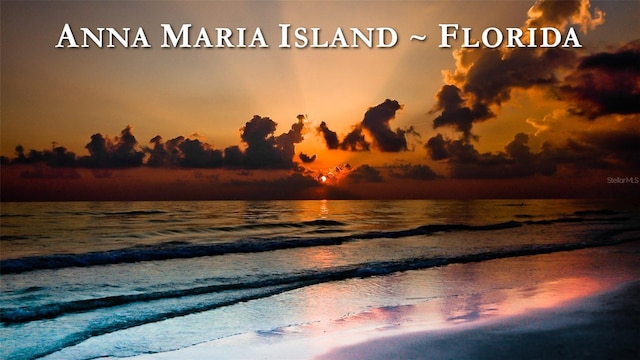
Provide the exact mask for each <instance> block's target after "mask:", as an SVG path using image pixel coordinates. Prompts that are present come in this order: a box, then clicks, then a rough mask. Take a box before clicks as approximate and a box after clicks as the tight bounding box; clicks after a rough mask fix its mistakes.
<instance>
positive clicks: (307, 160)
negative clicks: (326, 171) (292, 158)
mask: <svg viewBox="0 0 640 360" xmlns="http://www.w3.org/2000/svg"><path fill="white" fill-rule="evenodd" d="M298 157H299V158H300V160H301V161H302V162H303V163H306V164H308V163H312V162H314V161H316V154H313V155H311V156H309V155H307V154H305V153H300V154H298Z"/></svg>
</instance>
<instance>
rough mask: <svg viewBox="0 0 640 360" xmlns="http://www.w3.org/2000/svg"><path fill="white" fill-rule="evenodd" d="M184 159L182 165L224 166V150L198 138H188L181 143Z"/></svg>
mask: <svg viewBox="0 0 640 360" xmlns="http://www.w3.org/2000/svg"><path fill="white" fill-rule="evenodd" d="M179 148H180V151H182V154H183V156H184V157H183V159H182V162H181V165H182V166H184V167H190V168H216V167H220V166H222V151H220V150H216V149H212V148H211V146H210V145H209V144H206V143H203V142H201V141H200V140H198V139H193V140H191V139H186V140H185V141H183V142H182V143H181V144H180V145H179Z"/></svg>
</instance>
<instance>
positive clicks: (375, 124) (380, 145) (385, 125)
mask: <svg viewBox="0 0 640 360" xmlns="http://www.w3.org/2000/svg"><path fill="white" fill-rule="evenodd" d="M400 109H402V105H400V104H399V103H398V102H397V101H396V100H389V99H387V100H385V101H384V102H383V103H381V104H379V105H376V106H374V107H372V108H370V109H369V110H368V111H367V112H366V113H365V114H364V119H362V127H363V128H364V129H366V130H368V131H369V133H370V134H371V136H372V137H373V144H374V146H375V147H376V148H377V149H379V150H380V151H384V152H399V151H405V150H408V149H407V139H406V138H405V134H406V133H407V132H411V131H414V130H413V128H410V129H409V130H403V129H396V130H391V127H390V126H389V122H390V121H391V120H393V119H395V117H396V111H398V110H400Z"/></svg>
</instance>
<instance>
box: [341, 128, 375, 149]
mask: <svg viewBox="0 0 640 360" xmlns="http://www.w3.org/2000/svg"><path fill="white" fill-rule="evenodd" d="M370 148H371V144H370V143H369V142H368V141H367V139H365V137H364V134H363V133H362V127H360V126H356V127H354V128H353V130H351V132H350V133H348V134H347V136H345V137H344V139H342V142H341V143H340V149H342V150H349V151H369V149H370Z"/></svg>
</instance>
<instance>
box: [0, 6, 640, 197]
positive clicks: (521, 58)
mask: <svg viewBox="0 0 640 360" xmlns="http://www.w3.org/2000/svg"><path fill="white" fill-rule="evenodd" d="M1 16H2V25H1V34H2V35H1V36H2V39H1V40H2V43H1V44H2V49H1V50H2V51H1V56H2V58H1V60H2V62H1V67H2V68H1V70H2V78H1V81H2V83H1V85H2V86H1V90H2V91H1V112H2V113H1V115H2V118H1V155H3V156H4V157H5V159H6V160H8V161H9V162H11V164H10V165H3V167H2V199H3V200H38V199H40V200H67V199H68V200H76V199H78V200H82V199H136V200H137V199H174V198H175V199H181V198H184V199H200V198H202V199H214V198H245V197H246V198H254V197H258V198H263V197H264V198H269V197H270V196H268V195H269V194H270V195H272V197H277V198H324V197H329V198H332V197H334V198H341V197H344V198H365V197H374V198H375V197H384V198H387V197H388V198H394V197H399V198H412V197H438V198H443V197H444V198H447V197H451V198H458V197H464V198H473V197H563V196H576V197H583V196H608V195H612V196H620V195H625V196H626V195H629V194H638V193H640V191H638V190H639V189H640V184H635V183H634V181H633V180H634V178H635V177H637V176H639V175H640V150H639V149H640V147H639V146H638V144H640V69H639V66H638V63H640V28H639V27H638V26H637V19H638V18H639V17H640V4H639V3H638V2H637V1H591V3H589V2H588V1H564V2H550V1H539V2H537V3H536V2H535V1H446V2H445V1H408V2H402V1H398V2H396V1H372V2H369V1H345V2H340V1H337V2H319V1H318V2H314V1H310V2H302V1H282V2H280V1H224V2H223V1H194V2H190V1H175V2H164V1H163V2H148V1H139V2H133V1H132V2H124V1H105V2H99V1H90V2H89V1H87V2H77V1H69V2H58V1H46V2H38V1H28V2H19V1H15V2H14V1H3V2H2V3H1ZM67 23H68V24H69V25H70V27H71V29H72V31H73V33H74V35H75V38H76V39H77V40H78V42H80V43H82V32H81V31H80V28H81V27H87V28H90V29H94V30H95V29H96V28H100V27H113V28H115V29H117V30H120V31H121V30H122V28H124V27H129V28H131V29H132V30H131V31H132V33H131V38H133V34H135V32H136V31H137V30H138V28H139V27H141V28H142V29H143V30H144V32H145V34H146V37H147V39H148V41H149V43H150V44H151V48H145V49H142V48H124V47H123V46H121V45H120V44H116V47H115V48H106V47H104V48H98V47H97V46H95V45H94V44H93V43H90V44H91V46H90V47H89V48H76V49H74V48H56V47H55V45H56V44H57V43H58V41H59V38H60V36H61V32H62V30H63V27H64V25H65V24H67ZM448 23H455V24H459V25H460V27H461V28H462V27H469V28H472V29H473V30H472V36H473V38H474V39H478V38H480V37H481V34H482V31H483V30H484V29H485V28H488V27H496V28H498V29H504V28H507V27H513V28H525V29H526V28H528V27H544V26H549V27H555V28H557V29H559V30H560V31H562V32H563V34H566V31H567V29H568V28H569V27H573V28H574V29H575V31H576V34H577V35H578V37H579V40H580V43H581V44H582V47H581V48H561V47H557V48H513V49H507V48H505V47H499V48H495V49H489V48H486V47H480V48H468V49H461V48H460V46H461V45H462V39H461V37H462V31H459V32H458V37H459V38H458V40H455V41H451V45H452V46H451V48H440V47H439V45H440V41H441V29H440V27H439V24H448ZM161 24H172V26H173V28H174V29H175V30H176V31H177V30H178V29H179V28H180V26H181V25H182V24H192V27H193V29H192V33H191V43H194V42H195V39H196V37H197V35H198V32H199V30H200V29H201V28H202V27H205V28H206V29H207V32H208V34H209V36H210V37H211V39H212V41H215V38H216V35H215V34H216V31H215V28H220V27H226V28H230V29H232V30H234V31H235V29H236V28H246V29H247V30H246V37H247V42H250V40H251V38H252V37H253V34H254V31H255V30H256V28H258V27H259V28H260V29H261V31H262V33H263V35H264V38H265V40H266V42H267V43H268V45H269V47H268V48H259V47H257V48H249V47H247V48H239V47H235V48H161V46H160V45H161V44H162V43H163V29H162V27H161ZM279 24H291V29H295V28H297V27H305V28H308V29H310V28H321V31H320V34H321V41H325V40H329V41H331V40H332V39H333V36H334V34H335V32H336V28H338V27H340V28H341V29H342V30H343V31H344V32H345V35H346V38H347V39H349V41H350V38H351V35H350V32H349V29H350V28H352V27H357V28H359V29H362V30H366V28H378V27H388V28H393V29H394V30H395V31H396V32H397V34H398V41H397V44H396V45H395V46H394V47H391V48H375V47H373V48H367V47H366V46H360V47H359V48H310V47H307V48H295V47H293V46H292V47H291V48H280V47H279V44H280V38H281V34H280V28H279V26H278V25H279ZM414 34H415V35H427V40H426V41H416V40H410V39H409V37H410V36H411V35H414ZM237 35H238V34H237V33H234V36H237ZM291 36H292V37H293V35H291ZM309 36H310V35H309ZM232 39H234V37H232ZM376 40H377V38H376ZM293 41H294V39H292V40H291V42H293ZM299 115H302V116H299ZM269 120H271V121H269ZM276 124H277V126H276ZM332 133H335V134H334V135H333V137H332V135H331V134H332ZM95 134H100V137H99V138H101V139H103V140H105V141H106V145H104V146H105V147H104V148H101V149H102V150H100V151H106V154H107V155H104V157H103V158H98V154H99V153H100V151H99V149H98V148H97V147H96V146H98V142H97V139H98V138H93V140H92V136H94V135H95ZM132 136H133V137H135V139H133V137H132ZM157 136H160V137H159V138H158V137H157ZM180 136H181V137H182V138H179V137H180ZM325 136H329V137H325ZM152 139H153V141H152ZM94 140H95V141H94ZM134 140H135V141H134ZM172 140H174V141H172ZM195 140H197V141H195ZM91 144H93V145H91ZM169 144H173V145H175V147H174V148H173V149H174V150H175V149H179V150H175V151H177V152H176V153H175V154H174V156H173V158H172V157H170V156H169V155H167V154H168V153H169V152H170V151H169V150H171V148H170V146H169ZM181 144H182V145H181ZM18 145H21V146H22V147H23V149H24V155H25V156H27V157H28V156H29V152H30V150H32V149H33V150H35V151H36V153H37V152H40V153H41V154H44V153H46V152H49V153H51V151H54V150H55V149H54V148H56V147H64V149H63V150H60V149H58V151H64V152H65V153H73V154H72V155H73V156H72V157H73V158H74V159H75V161H71V162H69V163H64V164H62V165H63V166H61V164H60V163H56V164H53V165H57V166H52V167H50V166H45V165H44V164H46V163H47V161H45V162H44V163H42V162H37V161H35V158H34V159H31V160H33V161H29V159H27V160H25V161H23V163H20V164H18V163H17V162H16V161H15V159H17V156H18V155H17V154H16V146H18ZM181 146H182V147H181ZM189 146H190V149H192V151H191V150H188V149H187V148H188V147H189ZM145 148H146V150H145ZM154 149H155V150H156V151H155V152H154V151H153V150H154ZM227 149H229V151H226V150H227ZM265 149H266V150H265ZM92 150H93V153H92V152H91V151H92ZM207 151H208V152H207ZM54 152H55V151H54ZM214 152H216V154H217V155H211V154H213V153H214ZM301 153H302V155H301ZM205 154H208V155H207V156H209V155H211V156H214V157H215V159H217V160H215V161H214V160H211V159H212V158H207V159H209V160H206V161H205V160H202V161H200V160H201V159H204V158H203V156H205ZM228 154H230V155H228ZM231 154H236V155H237V157H236V158H232V157H231ZM199 156H200V157H199ZM216 156H217V157H216ZM83 158H84V160H83ZM133 158H135V159H141V162H142V164H141V165H140V164H138V163H135V164H134V163H130V162H129V161H134V160H132V159H133ZM312 160H313V161H312ZM216 161H217V162H216ZM134 162H135V161H134ZM132 164H133V165H132ZM49 165H52V163H51V161H49ZM322 176H324V178H323V177H322ZM618 177H620V178H624V179H625V183H618V180H615V181H616V182H615V183H613V182H612V181H611V180H610V178H616V179H617V178H618ZM323 179H324V180H327V181H326V182H324V183H323V181H322V180H323ZM264 189H271V190H270V191H271V192H270V193H269V194H266V195H265V192H264ZM96 194H98V195H96ZM168 194H173V195H168Z"/></svg>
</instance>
